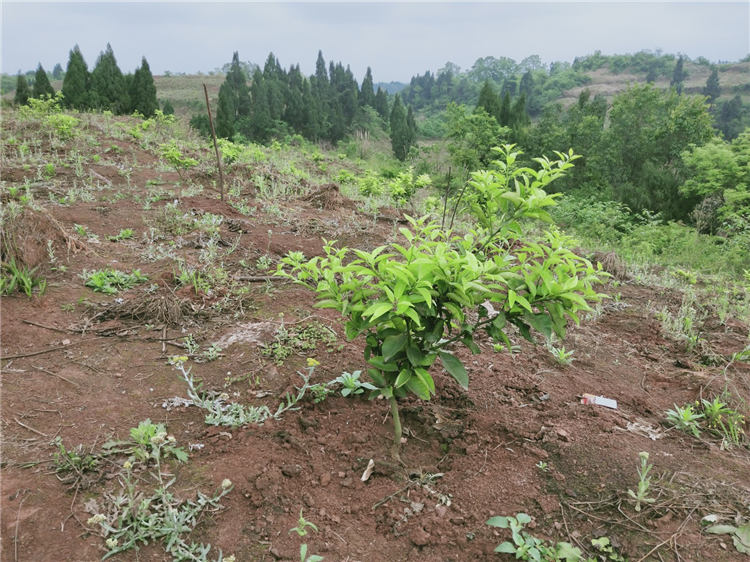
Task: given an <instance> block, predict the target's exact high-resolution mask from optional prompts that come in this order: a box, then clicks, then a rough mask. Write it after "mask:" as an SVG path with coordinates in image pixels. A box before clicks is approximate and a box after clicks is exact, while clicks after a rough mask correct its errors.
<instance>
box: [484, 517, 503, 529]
mask: <svg viewBox="0 0 750 562" xmlns="http://www.w3.org/2000/svg"><path fill="white" fill-rule="evenodd" d="M485 525H489V526H490V527H500V528H501V529H507V528H508V518H507V517H503V516H502V515H495V516H494V517H490V518H489V519H487V522H486V523H485Z"/></svg>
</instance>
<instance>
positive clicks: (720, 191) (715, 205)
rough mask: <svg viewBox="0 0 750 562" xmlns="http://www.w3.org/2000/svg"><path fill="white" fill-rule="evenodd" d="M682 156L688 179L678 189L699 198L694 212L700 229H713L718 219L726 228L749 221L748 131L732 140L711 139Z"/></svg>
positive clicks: (749, 161) (749, 143) (717, 223)
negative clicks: (699, 202)
mask: <svg viewBox="0 0 750 562" xmlns="http://www.w3.org/2000/svg"><path fill="white" fill-rule="evenodd" d="M681 157H682V161H683V162H684V164H685V167H686V172H687V173H686V177H687V179H686V181H685V183H684V184H683V185H682V186H681V187H680V190H681V191H682V192H683V193H684V194H686V195H687V196H697V197H699V198H701V200H702V201H701V204H700V205H699V206H698V207H696V210H695V211H694V212H693V219H694V220H695V222H696V227H697V228H698V229H699V230H701V231H704V232H705V231H708V232H714V231H715V230H717V229H718V228H719V226H720V222H721V221H723V222H724V223H725V224H727V225H728V226H729V228H732V227H738V226H740V225H742V224H744V225H747V224H750V222H749V221H750V131H746V132H744V133H742V134H741V135H739V136H738V137H737V138H736V139H734V141H733V142H731V143H728V142H726V141H724V140H723V139H720V138H713V139H712V140H711V141H709V142H708V143H706V144H704V145H703V146H692V147H691V148H689V149H688V150H686V151H684V152H683V153H682V155H681Z"/></svg>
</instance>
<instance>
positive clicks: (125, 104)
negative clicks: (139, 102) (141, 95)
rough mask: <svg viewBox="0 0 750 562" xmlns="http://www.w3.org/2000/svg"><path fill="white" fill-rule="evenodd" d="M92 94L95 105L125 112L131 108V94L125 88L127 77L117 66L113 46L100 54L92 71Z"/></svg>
mask: <svg viewBox="0 0 750 562" xmlns="http://www.w3.org/2000/svg"><path fill="white" fill-rule="evenodd" d="M91 94H92V98H93V104H94V107H96V108H98V109H104V110H109V111H111V112H112V113H116V114H123V113H127V112H128V110H129V109H130V94H129V93H128V91H127V89H126V88H125V79H124V77H123V75H122V71H121V70H120V68H119V67H118V66H117V59H115V53H114V52H113V51H112V46H111V45H110V44H109V43H107V48H106V49H105V50H104V52H102V53H100V54H99V58H98V59H97V61H96V66H95V67H94V70H92V71H91Z"/></svg>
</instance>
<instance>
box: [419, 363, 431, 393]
mask: <svg viewBox="0 0 750 562" xmlns="http://www.w3.org/2000/svg"><path fill="white" fill-rule="evenodd" d="M414 373H415V374H416V375H417V377H418V378H419V380H420V381H422V383H423V384H424V385H425V386H426V387H427V388H428V389H429V391H430V393H431V394H435V381H433V380H432V376H431V375H430V373H428V372H427V369H422V368H421V367H419V368H417V369H415V370H414Z"/></svg>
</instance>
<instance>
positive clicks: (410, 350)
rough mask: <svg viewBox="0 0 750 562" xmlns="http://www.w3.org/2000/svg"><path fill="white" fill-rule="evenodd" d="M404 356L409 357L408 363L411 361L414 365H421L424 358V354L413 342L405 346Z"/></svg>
mask: <svg viewBox="0 0 750 562" xmlns="http://www.w3.org/2000/svg"><path fill="white" fill-rule="evenodd" d="M406 357H407V358H408V359H409V363H411V364H412V365H414V366H415V367H416V366H418V365H422V362H423V361H424V359H425V355H424V353H423V352H422V350H421V349H419V348H418V347H417V346H416V345H414V344H413V343H412V344H409V345H408V346H407V348H406Z"/></svg>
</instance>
